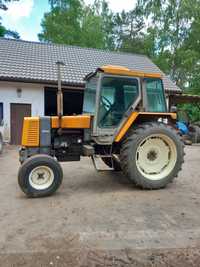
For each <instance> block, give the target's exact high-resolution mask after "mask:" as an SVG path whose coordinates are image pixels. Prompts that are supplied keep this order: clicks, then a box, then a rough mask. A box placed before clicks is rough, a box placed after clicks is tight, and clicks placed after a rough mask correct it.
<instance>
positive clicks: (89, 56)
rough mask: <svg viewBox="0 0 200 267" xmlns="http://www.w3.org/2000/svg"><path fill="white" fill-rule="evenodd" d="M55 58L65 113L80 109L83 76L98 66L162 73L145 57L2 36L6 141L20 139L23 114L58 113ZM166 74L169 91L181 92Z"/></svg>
mask: <svg viewBox="0 0 200 267" xmlns="http://www.w3.org/2000/svg"><path fill="white" fill-rule="evenodd" d="M57 61H63V62H64V63H65V67H63V69H62V87H63V91H64V114H80V113H81V112H82V103H83V92H84V81H83V78H84V76H85V75H86V74H88V73H90V72H92V71H94V70H95V69H96V68H97V67H100V66H102V65H107V64H109V65H121V66H125V67H128V68H130V69H134V70H138V71H144V72H152V73H154V72H156V73H158V72H159V73H162V72H161V71H160V69H159V68H158V67H157V66H156V65H155V64H153V62H152V61H151V60H150V59H149V58H148V57H146V56H143V55H137V54H130V53H118V52H109V51H103V50H98V49H91V48H80V47H76V46H66V45H55V44H47V43H39V42H28V41H21V40H12V39H5V38H0V121H1V119H3V126H0V131H2V133H3V137H4V140H5V141H8V142H11V143H12V144H19V143H20V139H21V128H22V122H23V117H24V116H29V115H32V116H37V115H41V116H42V115H55V114H56V89H57V67H56V64H55V63H56V62H57ZM162 74H163V73H162ZM163 75H164V74H163ZM163 77H164V78H163V81H164V87H165V90H166V93H177V92H180V89H179V88H178V87H177V86H176V85H175V84H174V83H173V82H172V81H171V80H170V79H169V78H168V77H167V76H165V75H164V76H163Z"/></svg>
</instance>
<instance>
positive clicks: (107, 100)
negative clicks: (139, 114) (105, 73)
mask: <svg viewBox="0 0 200 267" xmlns="http://www.w3.org/2000/svg"><path fill="white" fill-rule="evenodd" d="M100 90H101V93H100V103H99V116H98V125H99V127H100V128H105V127H115V126H117V125H118V124H119V123H120V121H121V119H122V118H123V116H124V113H125V112H126V111H127V110H128V109H129V107H130V106H131V105H132V104H133V103H134V102H135V100H136V99H137V97H138V95H139V86H138V79H136V78H128V77H104V78H103V79H102V83H101V89H100Z"/></svg>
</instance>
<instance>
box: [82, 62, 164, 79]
mask: <svg viewBox="0 0 200 267" xmlns="http://www.w3.org/2000/svg"><path fill="white" fill-rule="evenodd" d="M97 72H104V73H107V74H112V75H122V76H123V75H124V76H131V77H142V78H162V75H161V74H160V73H147V72H142V71H136V70H131V69H128V68H126V67H123V66H117V65H105V66H102V67H100V68H98V69H97V70H96V71H95V72H92V73H89V74H88V75H87V76H86V77H85V80H88V79H89V78H91V77H92V76H94V75H95V74H96V73H97Z"/></svg>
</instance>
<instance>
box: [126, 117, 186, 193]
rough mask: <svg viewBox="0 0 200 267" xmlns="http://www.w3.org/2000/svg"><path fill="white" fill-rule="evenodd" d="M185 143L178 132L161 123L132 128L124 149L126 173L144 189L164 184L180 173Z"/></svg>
mask: <svg viewBox="0 0 200 267" xmlns="http://www.w3.org/2000/svg"><path fill="white" fill-rule="evenodd" d="M183 147H184V145H183V142H182V141H181V139H180V137H179V136H178V134H177V133H176V131H175V130H174V129H173V128H172V127H171V126H169V125H166V124H162V123H156V122H152V123H144V124H141V125H139V126H138V127H137V128H135V129H133V130H131V132H130V135H129V136H128V137H127V138H126V139H125V140H124V142H123V144H122V150H121V166H122V169H123V172H124V173H125V175H126V176H128V178H129V179H130V180H131V181H132V182H133V183H135V184H136V185H138V186H140V187H142V188H144V189H159V188H163V187H165V186H166V185H167V184H168V183H170V182H172V181H173V179H174V178H175V177H176V176H177V175H178V172H179V171H180V170H181V166H182V163H183V157H184V149H183Z"/></svg>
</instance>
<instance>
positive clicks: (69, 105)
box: [44, 88, 83, 116]
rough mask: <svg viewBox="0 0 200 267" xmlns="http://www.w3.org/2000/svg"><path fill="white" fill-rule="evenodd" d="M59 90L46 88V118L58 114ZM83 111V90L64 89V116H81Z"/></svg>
mask: <svg viewBox="0 0 200 267" xmlns="http://www.w3.org/2000/svg"><path fill="white" fill-rule="evenodd" d="M56 93H57V88H45V105H44V106H45V116H55V115H56V114H57V98H56ZM82 110H83V90H76V89H74V90H69V89H63V112H64V115H73V114H81V113H82Z"/></svg>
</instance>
